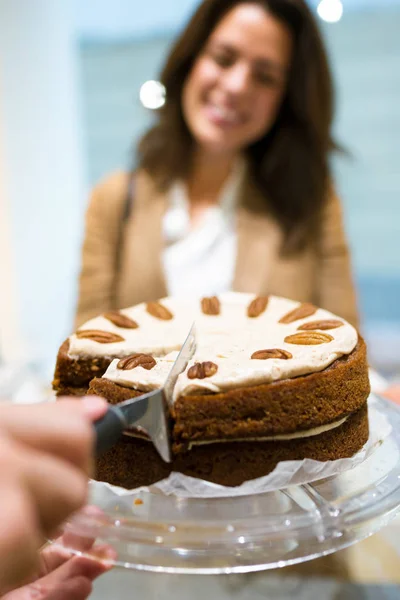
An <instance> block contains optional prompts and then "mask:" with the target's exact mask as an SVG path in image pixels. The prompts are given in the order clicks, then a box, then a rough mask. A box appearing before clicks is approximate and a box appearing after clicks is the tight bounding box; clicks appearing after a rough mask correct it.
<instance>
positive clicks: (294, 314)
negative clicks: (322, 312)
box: [279, 302, 317, 324]
mask: <svg viewBox="0 0 400 600" xmlns="http://www.w3.org/2000/svg"><path fill="white" fill-rule="evenodd" d="M316 312H317V307H316V306H314V305H313V304H309V303H308V302H305V303H304V304H300V306H298V307H297V308H295V309H294V310H291V311H290V312H288V313H287V314H286V315H284V316H283V317H282V318H281V319H279V323H285V324H288V323H293V322H294V321H298V320H299V319H305V317H311V315H313V314H314V313H316Z"/></svg>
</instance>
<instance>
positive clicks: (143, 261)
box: [76, 172, 357, 326]
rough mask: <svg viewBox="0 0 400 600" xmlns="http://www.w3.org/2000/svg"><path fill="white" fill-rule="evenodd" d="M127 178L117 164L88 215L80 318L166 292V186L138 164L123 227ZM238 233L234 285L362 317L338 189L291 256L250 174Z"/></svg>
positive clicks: (244, 187)
mask: <svg viewBox="0 0 400 600" xmlns="http://www.w3.org/2000/svg"><path fill="white" fill-rule="evenodd" d="M128 185H129V177H128V175H127V173H122V172H118V173H115V174H113V175H111V176H109V177H107V178H106V179H105V180H104V181H103V182H101V183H100V184H99V185H98V186H96V187H95V189H94V191H93V193H92V196H91V200H90V204H89V208H88V211H87V215H86V230H85V239H84V244H83V253H82V270H81V275H80V286H79V301H78V307H77V314H76V325H77V326H79V325H81V324H82V323H83V322H85V321H86V320H88V319H89V318H91V317H93V316H96V315H97V314H100V313H102V312H104V311H105V310H108V309H118V308H124V307H127V306H131V305H133V304H137V303H139V302H143V301H148V300H154V299H157V298H162V297H163V296H166V295H167V288H166V282H165V278H164V274H163V271H162V264H161V255H162V248H163V239H162V218H163V214H164V212H165V210H166V208H167V197H166V194H164V193H160V191H159V190H158V189H157V188H156V187H155V185H154V183H153V181H152V180H151V178H150V177H149V176H148V175H147V174H145V173H144V172H138V173H137V174H136V175H135V185H134V188H135V189H134V201H133V204H132V210H131V213H130V215H129V218H128V219H127V221H126V223H125V224H124V227H123V230H122V231H121V221H122V213H123V210H124V207H125V199H126V197H127V193H128ZM244 200H245V202H244ZM120 236H122V239H120V240H119V238H120ZM237 236H238V254H237V261H236V268H235V275H234V283H233V289H234V290H236V291H240V292H251V293H254V294H259V295H266V294H275V295H279V296H285V297H287V298H292V299H295V300H299V301H303V302H304V301H309V302H313V303H315V304H316V305H317V306H321V307H323V308H326V309H328V310H330V311H332V312H334V313H336V314H338V315H340V316H341V317H343V318H345V319H347V320H348V321H350V322H351V323H353V324H357V308H356V300H355V293H354V286H353V282H352V276H351V268H350V259H349V252H348V247H347V243H346V239H345V234H344V230H343V222H342V212H341V206H340V202H339V200H338V198H337V197H336V196H335V195H334V194H332V195H331V196H330V197H329V202H328V204H327V206H326V209H325V211H324V216H323V219H322V222H321V226H320V229H319V231H318V232H316V234H315V236H314V238H313V239H312V240H310V243H309V244H308V246H307V248H306V249H305V250H303V251H301V252H298V253H297V254H295V255H293V256H290V257H289V258H288V257H283V256H282V255H281V253H280V247H281V242H282V232H281V229H280V227H279V225H278V224H277V222H276V220H275V219H274V218H273V217H272V216H271V215H270V214H268V211H267V209H266V203H265V202H264V200H263V197H262V196H261V194H260V192H259V191H258V189H256V187H255V185H254V184H252V182H251V181H250V179H249V178H246V179H245V181H244V182H243V184H242V187H241V190H240V202H239V208H238V213H237ZM118 243H120V246H118ZM118 247H119V266H118V271H117V268H116V265H117V262H116V255H117V249H118Z"/></svg>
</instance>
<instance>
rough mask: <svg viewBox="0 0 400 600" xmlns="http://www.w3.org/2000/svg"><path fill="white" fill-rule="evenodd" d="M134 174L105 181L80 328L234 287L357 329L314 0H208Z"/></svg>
mask: <svg viewBox="0 0 400 600" xmlns="http://www.w3.org/2000/svg"><path fill="white" fill-rule="evenodd" d="M160 83H161V84H162V85H163V86H164V89H165V92H166V98H165V100H166V101H165V104H163V106H162V107H161V108H160V109H159V111H158V113H157V115H156V123H155V125H154V126H153V127H152V128H151V129H150V130H149V131H148V132H147V133H146V134H145V135H144V136H143V138H142V140H141V141H140V143H139V146H138V168H137V170H136V171H135V172H134V173H116V174H113V175H112V176H111V177H109V178H107V180H106V181H104V182H102V183H101V184H100V185H99V186H97V187H96V189H95V190H94V193H93V195H92V199H91V202H90V206H89V209H88V213H87V227H86V236H85V244H84V250H83V268H82V273H81V282H80V296H79V304H78V310H77V318H76V323H77V325H79V324H81V323H82V322H84V321H86V320H87V319H89V318H90V317H92V316H94V315H96V314H99V313H101V312H104V311H106V310H109V309H111V310H112V309H117V308H122V307H124V306H129V305H133V304H137V303H139V302H143V301H148V300H154V299H156V298H160V297H163V296H166V295H167V294H170V295H192V296H213V295H215V294H218V293H220V292H223V291H226V290H229V289H233V290H235V291H241V292H251V293H255V294H259V295H268V294H276V295H278V296H285V297H289V298H293V299H296V300H299V301H303V302H310V301H311V302H314V303H315V304H318V305H320V306H323V307H324V308H326V309H328V310H331V311H332V312H334V313H336V314H339V315H340V316H342V317H344V318H346V319H347V320H348V321H350V322H351V323H356V322H357V310H356V305H355V299H354V292H353V284H352V279H351V273H350V265H349V259H348V250H347V245H346V240H345V236H344V232H343V226H342V220H341V208H340V203H339V200H338V198H337V197H336V195H335V193H334V191H333V185H332V182H331V178H330V171H329V153H330V151H331V150H332V149H333V148H334V142H333V140H332V138H331V133H330V127H331V121H332V117H333V93H332V82H331V77H330V71H329V65H328V62H327V58H326V54H325V49H324V46H323V43H322V40H321V37H320V34H319V31H318V27H317V25H316V22H315V19H314V17H313V15H312V13H311V11H310V9H309V8H308V6H307V3H306V2H305V0H251V1H248V0H228V1H227V0H205V1H204V2H202V3H201V4H200V6H199V8H198V9H197V11H196V12H195V14H194V15H193V17H192V18H191V20H190V22H189V23H188V25H187V27H186V28H185V29H184V31H183V32H182V34H181V35H180V37H179V38H178V39H177V40H176V42H175V44H174V46H173V48H172V49H171V52H170V54H169V56H168V57H167V60H166V62H165V66H164V68H163V70H162V73H161V77H160Z"/></svg>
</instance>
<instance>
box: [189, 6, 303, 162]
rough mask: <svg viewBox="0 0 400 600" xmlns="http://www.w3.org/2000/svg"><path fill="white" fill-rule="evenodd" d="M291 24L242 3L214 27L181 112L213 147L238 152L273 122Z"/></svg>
mask: <svg viewBox="0 0 400 600" xmlns="http://www.w3.org/2000/svg"><path fill="white" fill-rule="evenodd" d="M291 52H292V36H291V33H290V30H289V29H288V28H287V27H286V25H285V24H283V23H282V22H281V21H279V20H278V19H276V18H275V17H274V16H273V15H272V14H270V13H268V12H267V11H266V10H265V9H264V8H262V7H261V6H260V5H257V4H239V5H237V6H236V7H234V8H233V9H232V10H230V11H229V12H228V13H227V14H226V15H225V16H224V17H223V19H222V20H221V21H220V22H219V23H218V25H217V26H216V28H215V29H214V31H213V32H212V33H211V35H210V37H209V38H208V41H207V42H206V45H205V47H204V49H203V50H202V52H201V53H200V54H199V56H198V58H197V60H196V61H195V63H194V65H193V68H192V70H191V72H190V74H189V76H188V78H187V80H186V82H185V85H184V88H183V94H182V107H183V114H184V118H185V121H186V123H187V126H188V128H189V130H190V132H191V134H192V135H193V137H194V139H195V140H196V141H197V143H198V144H199V145H200V146H201V147H202V148H203V149H204V150H206V151H208V152H210V153H217V154H220V153H223V154H228V153H229V154H235V153H237V152H239V151H240V150H242V149H243V148H245V147H246V146H248V145H250V144H252V143H253V142H255V141H256V140H258V139H259V138H261V137H262V136H263V135H264V134H265V133H267V132H268V131H269V129H270V128H271V127H272V125H273V123H274V121H275V119H276V116H277V112H278V110H279V107H280V105H281V102H282V98H283V96H284V93H285V89H286V82H287V76H288V70H289V66H290V60H291Z"/></svg>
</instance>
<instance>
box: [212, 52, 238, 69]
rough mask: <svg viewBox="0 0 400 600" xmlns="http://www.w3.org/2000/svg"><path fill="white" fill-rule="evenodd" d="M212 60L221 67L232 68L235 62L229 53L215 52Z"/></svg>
mask: <svg viewBox="0 0 400 600" xmlns="http://www.w3.org/2000/svg"><path fill="white" fill-rule="evenodd" d="M212 58H213V59H214V61H215V62H216V63H217V65H219V66H220V67H230V66H231V65H233V63H234V60H235V59H234V57H233V56H232V54H228V53H227V52H214V53H213V55H212Z"/></svg>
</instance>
